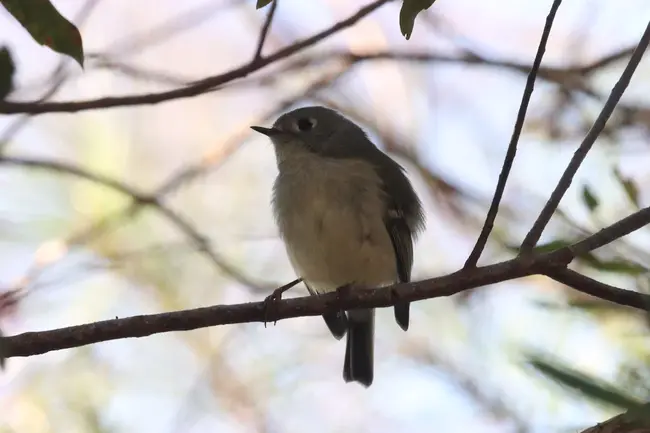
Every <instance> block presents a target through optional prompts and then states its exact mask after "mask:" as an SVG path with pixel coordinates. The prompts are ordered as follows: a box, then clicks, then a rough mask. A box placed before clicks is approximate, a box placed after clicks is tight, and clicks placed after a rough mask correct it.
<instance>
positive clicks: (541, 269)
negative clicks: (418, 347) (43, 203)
mask: <svg viewBox="0 0 650 433" xmlns="http://www.w3.org/2000/svg"><path fill="white" fill-rule="evenodd" d="M641 212H644V211H641ZM641 212H637V214H640V213H641ZM641 215H642V216H643V217H644V218H636V219H635V218H632V217H633V216H631V217H628V219H627V221H626V223H625V227H624V229H622V228H621V227H620V226H616V225H614V226H610V227H608V228H606V229H604V230H603V231H601V232H599V233H598V234H597V235H593V236H591V237H590V238H593V237H595V236H600V238H601V239H605V238H607V237H608V236H609V233H608V232H607V230H612V231H617V233H619V234H621V236H624V235H626V234H629V233H631V232H633V231H635V230H637V229H639V228H640V227H643V226H644V225H645V224H648V223H649V222H650V221H649V220H648V215H647V213H643V214H641ZM630 218H632V219H630ZM590 238H587V239H586V240H584V241H582V242H583V244H586V245H589V248H590V247H591V246H593V245H592V244H591V243H590V242H589V239H590ZM593 244H594V245H597V244H598V243H597V242H594V243H593ZM594 248H595V246H594ZM574 249H575V248H574V247H573V246H568V247H565V248H561V249H558V250H555V251H553V252H550V253H546V254H534V255H532V256H527V257H518V258H515V259H512V260H508V261H505V262H501V263H497V264H494V265H490V266H485V267H479V268H470V269H463V270H460V271H458V272H455V273H452V274H449V275H446V276H442V277H438V278H432V279H428V280H424V281H420V282H412V283H403V284H395V285H392V286H389V287H384V288H379V289H376V290H350V291H347V292H346V293H339V292H331V293H327V294H324V295H319V296H306V297H302V298H294V299H288V300H282V301H277V302H275V303H274V306H273V308H272V309H271V310H272V311H269V309H268V308H267V303H265V302H251V303H246V304H234V305H217V306H213V307H206V308H198V309H192V310H183V311H176V312H172V313H161V314H152V315H146V316H135V317H128V318H124V319H114V320H107V321H102V322H95V323H91V324H87V325H79V326H71V327H67V328H60V329H55V330H52V331H42V332H29V333H24V334H19V335H15V336H11V337H3V338H1V339H0V353H1V354H2V357H3V358H10V357H14V356H31V355H38V354H42V353H46V352H49V351H52V350H60V349H67V348H71V347H78V346H83V345H87V344H92V343H98V342H100V341H108V340H115V339H120V338H132V337H144V336H147V335H152V334H156V333H161V332H171V331H188V330H192V329H197V328H203V327H208V326H216V325H226V324H234V323H248V322H267V321H277V320H280V319H287V318H291V317H304V316H316V315H322V314H324V313H329V312H333V311H338V310H342V309H344V310H348V309H355V308H381V307H388V306H391V305H394V304H395V303H396V302H398V301H408V302H413V301H419V300H423V299H431V298H436V297H441V296H451V295H453V294H456V293H459V292H462V291H464V290H469V289H474V288H477V287H481V286H486V285H489V284H495V283H499V282H503V281H507V280H512V279H515V278H521V277H525V276H529V275H535V274H546V275H552V278H553V279H555V280H557V281H560V282H562V283H564V284H567V285H570V286H572V287H574V286H573V284H572V283H574V282H575V283H576V286H575V287H574V288H575V289H576V290H580V291H584V292H585V293H589V294H594V293H598V294H599V296H600V297H602V299H605V300H608V301H611V302H618V301H621V302H624V304H623V305H629V306H632V307H634V308H637V309H640V310H643V311H648V305H650V295H646V294H643V293H637V292H632V291H627V290H623V289H617V290H616V291H611V290H603V288H602V285H601V283H596V284H595V285H586V284H587V283H589V282H590V279H586V278H580V279H579V280H577V279H575V277H574V276H573V274H572V273H568V274H566V273H555V272H554V269H564V268H565V267H566V265H567V264H569V263H570V262H571V261H572V260H573V258H574V257H575V254H574Z"/></svg>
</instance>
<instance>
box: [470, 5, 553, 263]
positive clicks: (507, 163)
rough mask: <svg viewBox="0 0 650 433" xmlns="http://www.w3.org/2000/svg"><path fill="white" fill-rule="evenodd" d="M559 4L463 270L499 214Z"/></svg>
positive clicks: (549, 20) (546, 27) (548, 23)
mask: <svg viewBox="0 0 650 433" xmlns="http://www.w3.org/2000/svg"><path fill="white" fill-rule="evenodd" d="M560 4H562V0H554V1H553V4H552V5H551V10H550V12H549V13H548V16H547V17H546V23H545V24H544V30H543V31H542V38H541V40H540V41H539V46H538V47H537V54H536V55H535V60H534V61H533V67H532V68H531V69H530V73H529V74H528V79H527V80H526V86H525V88H524V95H523V97H522V100H521V104H520V105H519V112H518V113H517V121H516V122H515V127H514V130H513V131H512V136H511V138H510V143H509V144H508V150H507V151H506V156H505V160H504V161H503V167H502V168H501V173H499V180H498V182H497V186H496V189H495V191H494V197H493V198H492V203H491V204H490V208H489V210H488V213H487V216H486V217H485V223H484V224H483V228H482V229H481V233H480V234H479V236H478V239H477V240H476V244H475V245H474V248H473V249H472V252H471V253H470V255H469V257H468V258H467V261H466V262H465V266H464V267H465V268H473V267H475V266H476V264H477V263H478V260H479V258H480V257H481V253H482V252H483V249H484V248H485V245H486V244H487V241H488V237H489V236H490V232H492V229H493V228H494V221H495V219H496V217H497V213H498V212H499V204H500V203H501V198H502V197H503V192H504V191H505V189H506V182H508V176H509V175H510V170H511V169H512V164H513V162H514V160H515V155H516V154H517V143H518V142H519V137H520V136H521V131H522V129H523V126H524V121H525V120H526V111H527V110H528V104H529V103H530V97H531V95H532V94H533V89H534V88H535V78H537V71H538V70H539V67H540V65H541V64H542V58H543V57H544V52H545V51H546V42H547V41H548V37H549V35H550V34H551V28H552V27H553V20H554V19H555V14H556V13H557V10H558V9H559V7H560Z"/></svg>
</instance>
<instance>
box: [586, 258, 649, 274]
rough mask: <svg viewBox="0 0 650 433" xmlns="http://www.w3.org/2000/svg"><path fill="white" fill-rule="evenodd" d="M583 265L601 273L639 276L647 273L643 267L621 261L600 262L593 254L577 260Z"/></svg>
mask: <svg viewBox="0 0 650 433" xmlns="http://www.w3.org/2000/svg"><path fill="white" fill-rule="evenodd" d="M579 259H580V260H583V261H584V262H585V263H587V264H588V265H590V266H591V267H593V268H594V269H598V270H599V271H603V272H617V273H619V274H629V275H641V274H645V273H646V272H648V269H647V268H646V267H645V266H642V265H639V264H638V263H634V262H630V261H628V260H622V259H612V260H601V259H599V258H597V257H596V256H594V255H593V254H587V255H585V256H581V257H580V258H579Z"/></svg>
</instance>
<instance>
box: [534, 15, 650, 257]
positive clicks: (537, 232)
mask: <svg viewBox="0 0 650 433" xmlns="http://www.w3.org/2000/svg"><path fill="white" fill-rule="evenodd" d="M648 43H650V23H648V25H647V26H646V29H645V32H643V36H641V39H640V40H639V43H638V45H637V47H636V48H635V50H634V53H633V54H632V57H630V60H629V62H628V64H627V66H626V67H625V70H624V71H623V73H622V74H621V77H620V78H619V80H618V82H617V83H616V84H615V85H614V88H613V89H612V91H611V93H610V95H609V97H608V98H607V101H606V102H605V105H604V106H603V109H602V110H601V112H600V114H599V115H598V117H597V118H596V121H595V122H594V125H593V126H592V127H591V129H590V130H589V132H588V133H587V135H586V136H585V138H584V140H583V141H582V143H581V144H580V147H578V150H576V152H575V153H574V154H573V158H571V161H570V162H569V165H568V166H567V168H566V170H565V171H564V173H563V174H562V177H561V178H560V181H559V182H558V184H557V186H556V187H555V190H554V191H553V193H552V194H551V197H550V198H549V200H548V202H546V204H545V205H544V208H543V209H542V211H541V212H540V214H539V216H538V217H537V220H536V221H535V223H534V224H533V226H532V228H531V229H530V231H529V232H528V234H527V235H526V237H525V238H524V241H523V242H522V244H521V252H522V254H528V253H530V251H531V250H532V249H533V248H534V247H535V245H536V244H537V241H538V240H539V238H540V236H541V235H542V232H543V231H544V228H545V227H546V225H547V224H548V222H549V221H550V219H551V217H552V216H553V213H554V212H555V210H556V209H557V207H558V205H559V204H560V200H562V197H563V196H564V193H565V192H566V191H567V189H569V186H571V182H572V181H573V177H574V176H575V174H576V172H577V171H578V168H580V165H581V164H582V161H584V159H585V157H586V156H587V153H588V152H589V150H590V149H591V147H592V146H593V144H594V143H595V142H596V139H598V136H599V135H600V133H601V132H602V131H603V129H604V128H605V125H606V123H607V120H608V119H609V117H610V116H611V114H612V112H613V111H614V109H615V108H616V105H617V104H618V101H619V100H620V99H621V96H623V93H624V92H625V89H627V86H628V84H629V83H630V80H631V79H632V75H634V71H636V68H637V66H638V65H639V62H641V58H642V57H643V53H644V52H645V50H646V48H647V47H648Z"/></svg>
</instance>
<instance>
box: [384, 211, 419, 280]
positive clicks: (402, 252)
mask: <svg viewBox="0 0 650 433" xmlns="http://www.w3.org/2000/svg"><path fill="white" fill-rule="evenodd" d="M384 223H385V224H386V230H387V231H388V234H389V236H390V240H391V242H392V244H393V250H394V251H395V261H396V265H397V276H398V278H399V281H400V282H401V283H407V282H409V281H410V280H411V267H412V266H413V236H412V234H411V229H410V228H409V226H408V224H407V222H406V218H405V217H404V213H403V212H402V211H401V210H400V209H397V208H392V209H388V211H387V213H386V217H385V218H384Z"/></svg>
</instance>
